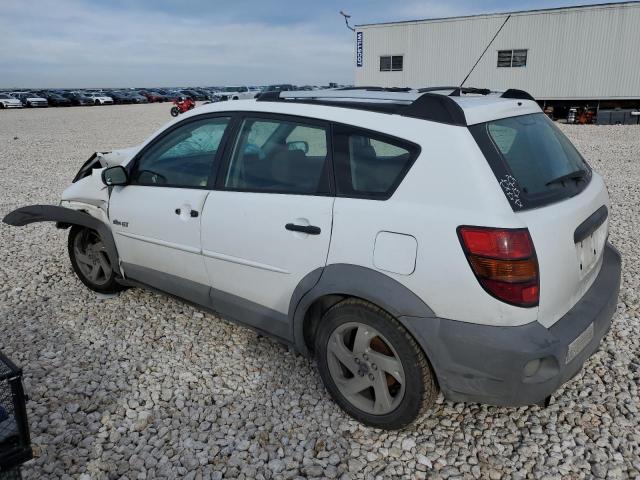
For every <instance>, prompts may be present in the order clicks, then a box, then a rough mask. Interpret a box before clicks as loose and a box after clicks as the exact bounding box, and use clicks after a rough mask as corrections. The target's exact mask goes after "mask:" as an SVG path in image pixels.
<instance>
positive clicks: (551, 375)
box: [400, 243, 621, 406]
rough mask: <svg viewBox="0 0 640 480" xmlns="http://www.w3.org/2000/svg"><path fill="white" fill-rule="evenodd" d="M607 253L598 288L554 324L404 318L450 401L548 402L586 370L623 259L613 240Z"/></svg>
mask: <svg viewBox="0 0 640 480" xmlns="http://www.w3.org/2000/svg"><path fill="white" fill-rule="evenodd" d="M603 255H604V258H603V262H602V267H601V269H600V273H599V274H598V277H597V278H596V280H595V281H594V283H593V285H592V286H591V288H590V289H589V290H588V291H587V293H585V295H584V296H583V297H582V298H581V299H580V301H579V302H578V303H577V304H576V305H575V306H574V307H573V308H572V309H571V310H570V311H569V312H567V314H566V315H565V316H564V317H562V318H561V319H560V320H558V321H557V322H556V323H555V324H554V325H553V326H552V327H551V328H549V329H547V328H545V327H544V326H542V325H541V324H540V323H538V322H532V323H530V324H527V325H523V326H520V327H492V326H486V325H476V324H471V323H465V322H458V321H454V320H445V319H439V318H417V317H401V318H400V320H401V321H402V322H403V323H404V325H405V326H406V327H407V328H408V329H409V330H410V331H411V332H412V333H413V334H414V336H415V337H416V339H417V340H418V342H419V343H420V344H421V345H422V347H423V348H424V350H425V352H427V354H428V355H429V359H430V360H431V362H432V364H433V368H434V370H435V372H436V375H437V377H438V381H439V383H440V388H441V389H442V391H443V393H444V395H445V397H446V398H448V399H450V400H453V401H465V402H480V403H487V404H491V405H501V406H522V405H532V404H536V403H541V402H543V401H544V400H545V399H546V398H547V397H548V396H550V395H551V394H552V393H553V392H554V391H556V390H557V389H558V388H559V387H560V386H561V385H562V384H563V383H565V382H566V381H568V380H570V379H571V378H572V377H573V376H575V375H576V374H577V373H578V372H579V371H580V369H581V368H582V365H583V364H584V362H585V361H586V360H587V359H588V358H589V357H590V356H591V355H592V354H593V353H594V352H595V351H597V350H598V347H599V345H600V342H601V340H602V338H603V337H604V336H605V334H606V333H607V331H608V330H609V327H610V326H611V318H612V317H613V314H614V313H615V311H616V306H617V299H618V292H619V290H620V273H621V258H620V254H619V253H618V251H617V250H616V249H615V247H613V246H612V245H610V244H608V243H607V246H606V248H605V251H604V253H603ZM538 360H539V363H538ZM536 365H537V368H536ZM525 366H526V367H527V369H528V372H526V373H525Z"/></svg>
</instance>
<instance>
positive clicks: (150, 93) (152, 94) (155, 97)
mask: <svg viewBox="0 0 640 480" xmlns="http://www.w3.org/2000/svg"><path fill="white" fill-rule="evenodd" d="M138 93H139V94H140V95H144V96H145V97H146V98H147V100H148V101H149V103H155V102H159V103H161V102H165V101H166V100H167V97H166V96H165V95H163V94H162V93H160V92H156V91H154V90H139V91H138Z"/></svg>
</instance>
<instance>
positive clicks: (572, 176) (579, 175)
mask: <svg viewBox="0 0 640 480" xmlns="http://www.w3.org/2000/svg"><path fill="white" fill-rule="evenodd" d="M588 173H589V172H587V171H586V170H576V171H575V172H571V173H567V174H566V175H562V176H560V177H558V178H554V179H553V180H549V181H548V182H547V183H545V185H546V186H547V187H548V186H549V185H553V184H554V183H562V182H565V181H567V180H582V179H583V178H584V177H586V176H587V174H588Z"/></svg>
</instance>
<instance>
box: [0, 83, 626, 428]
mask: <svg viewBox="0 0 640 480" xmlns="http://www.w3.org/2000/svg"><path fill="white" fill-rule="evenodd" d="M428 90H429V91H427V92H420V91H397V90H394V91H385V90H384V89H366V88H363V89H343V90H331V91H326V92H318V91H314V92H270V93H265V94H262V95H261V96H260V97H259V98H258V99H257V100H238V101H234V102H220V103H215V104H211V105H206V106H203V107H200V108H197V109H194V110H193V111H191V112H188V113H186V114H184V115H182V116H181V117H179V118H178V119H176V120H175V121H173V122H172V123H170V124H169V125H168V126H166V127H164V128H163V129H161V130H160V131H158V132H157V133H156V134H154V135H153V136H152V137H151V138H149V139H148V140H147V141H145V142H144V143H143V144H142V145H140V146H137V147H134V148H130V149H125V150H115V151H113V152H111V153H99V154H95V155H94V156H93V157H91V158H90V159H89V160H88V161H87V162H86V163H85V164H84V165H83V166H82V168H81V169H80V171H79V172H78V174H77V176H76V177H75V179H74V180H73V183H72V185H71V186H70V187H69V188H68V189H67V190H65V192H64V194H63V198H62V202H61V203H60V205H59V206H43V205H36V206H30V207H24V208H21V209H18V210H16V211H14V212H12V213H10V214H9V215H7V217H5V219H4V221H5V222H6V223H9V224H12V225H18V226H19V225H25V224H28V223H32V222H37V221H47V220H50V221H55V222H57V225H58V226H59V227H61V228H69V227H70V233H69V241H68V250H69V256H70V259H71V263H72V265H73V268H74V270H75V272H76V274H77V275H78V277H79V278H80V280H82V282H84V284H85V285H86V286H87V287H89V288H91V289H92V290H95V291H98V292H117V291H119V290H121V289H123V288H126V287H132V286H142V287H151V288H153V289H156V290H160V291H163V292H167V293H170V294H172V295H175V296H178V297H181V298H184V299H186V300H188V301H190V302H193V303H196V304H198V305H201V306H202V307H203V308H205V309H208V310H211V311H214V312H217V313H219V314H221V315H222V316H224V317H226V318H229V319H232V320H235V321H237V322H240V323H242V324H245V325H249V326H251V327H253V328H255V329H257V330H259V331H261V332H265V333H267V334H269V335H272V336H274V337H277V338H278V339H280V340H282V341H284V342H287V343H289V344H291V345H292V346H294V347H295V348H296V349H297V350H298V351H300V352H302V353H303V354H305V355H308V356H309V357H315V358H316V359H317V363H318V368H319V370H320V374H321V376H322V379H323V380H324V382H325V384H326V386H327V389H328V390H329V392H330V393H331V395H332V396H333V397H334V398H335V400H336V401H337V403H338V404H339V405H340V406H341V407H342V408H343V409H344V410H346V411H347V412H348V413H349V414H350V415H352V416H353V417H355V418H356V419H358V420H360V421H362V422H364V423H366V424H368V425H373V426H376V427H381V428H400V427H403V426H405V425H407V424H409V423H410V422H412V421H413V420H414V419H415V418H417V417H418V416H419V415H420V413H421V412H422V411H424V410H425V409H427V408H429V407H430V406H431V405H432V404H433V402H434V400H435V396H436V393H437V391H438V389H440V390H441V391H442V392H443V394H444V396H445V397H446V398H447V399H450V400H454V401H473V402H483V403H489V404H494V405H513V406H515V405H528V404H545V403H546V402H548V400H549V398H550V396H551V394H552V393H553V392H554V391H555V390H556V389H557V388H558V387H559V386H560V385H562V383H564V382H566V381H568V380H570V379H571V378H572V377H573V376H574V375H575V374H576V373H577V372H578V371H579V370H580V369H581V367H582V365H583V363H584V362H585V361H586V359H587V358H589V356H591V355H592V354H593V353H594V352H595V351H596V350H597V349H598V347H599V344H600V341H601V340H602V338H603V336H604V335H605V334H606V333H607V331H608V329H609V326H610V324H611V318H612V316H613V314H614V312H615V310H616V303H617V295H618V290H619V284H620V273H621V272H620V270H621V261H620V255H619V254H618V252H617V251H616V249H615V248H614V247H613V246H611V245H610V243H609V242H608V240H607V239H608V225H609V218H608V216H609V198H608V195H607V191H606V188H605V185H604V182H603V180H602V178H601V177H600V176H599V175H598V174H597V173H595V172H593V171H592V170H591V168H590V167H589V165H587V163H586V162H585V160H584V159H583V158H582V156H581V155H580V153H579V152H578V151H577V150H576V149H575V147H574V146H573V145H572V144H571V143H570V142H569V140H568V139H567V138H566V137H565V136H564V135H563V134H562V133H561V132H560V130H558V128H557V127H556V126H555V125H554V124H553V122H552V121H551V120H549V119H548V118H547V117H546V116H545V115H544V113H542V111H541V110H540V108H539V106H538V104H537V103H536V102H535V101H534V100H533V99H532V98H531V97H530V96H529V95H528V94H527V93H525V92H522V91H518V90H507V91H506V92H490V91H488V90H478V89H459V88H458V89H451V88H449V89H447V88H444V87H443V88H441V89H435V88H432V89H428ZM507 327H508V328H507Z"/></svg>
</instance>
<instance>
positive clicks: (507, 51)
mask: <svg viewBox="0 0 640 480" xmlns="http://www.w3.org/2000/svg"><path fill="white" fill-rule="evenodd" d="M507 15H508V14H507V13H502V14H487V15H475V16H466V17H454V18H441V19H430V20H414V21H406V22H394V23H380V24H370V25H358V26H357V27H356V56H355V57H356V58H355V62H356V78H355V83H356V86H365V85H366V86H369V85H371V86H384V87H389V86H395V87H427V86H440V85H443V86H444V85H459V84H460V82H461V81H462V79H463V78H464V77H465V76H466V74H467V73H468V72H469V70H470V69H471V67H472V66H473V64H474V63H475V62H476V60H477V59H478V57H479V56H480V54H481V53H482V51H483V50H484V49H485V47H486V46H487V44H488V43H489V42H490V40H491V38H492V37H493V36H494V35H495V33H496V32H497V31H498V29H499V28H500V26H501V25H502V23H503V22H504V20H505V18H506V17H507ZM465 86H472V87H482V88H493V89H507V88H518V89H522V90H526V91H527V92H529V93H531V94H532V95H533V96H534V97H535V98H536V99H538V100H631V99H640V2H625V3H612V4H604V5H591V6H580V7H567V8H556V9H546V10H532V11H523V12H513V13H511V18H510V19H509V21H508V22H507V23H506V25H505V26H504V28H503V30H502V31H501V32H500V34H499V35H498V37H497V38H496V40H495V41H494V42H493V44H492V45H491V47H490V48H489V50H487V53H486V54H485V56H484V57H483V59H482V60H481V61H480V63H479V64H478V66H477V67H476V69H475V71H474V72H473V74H472V75H471V76H470V77H469V79H468V80H467V82H466V83H465Z"/></svg>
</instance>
